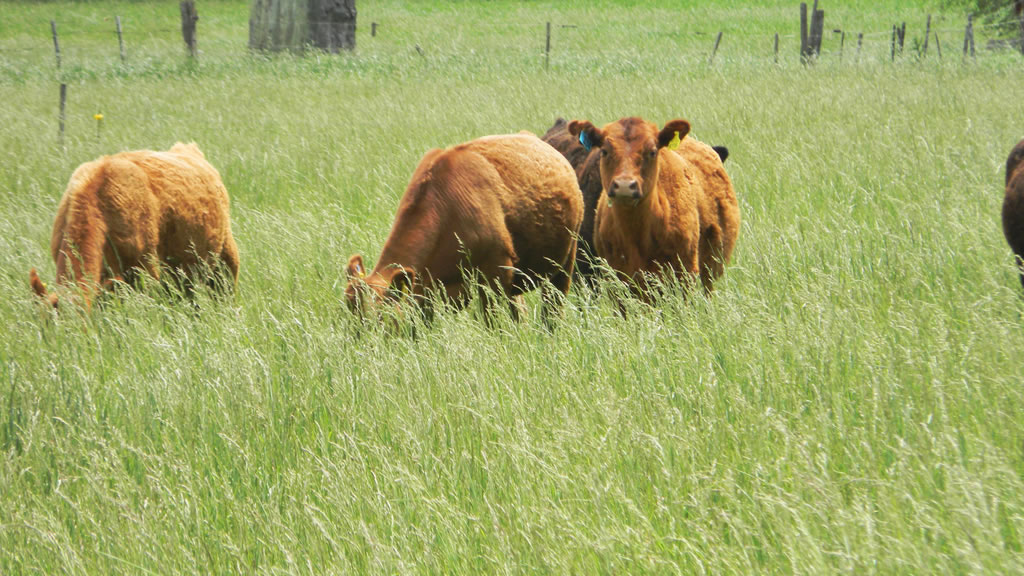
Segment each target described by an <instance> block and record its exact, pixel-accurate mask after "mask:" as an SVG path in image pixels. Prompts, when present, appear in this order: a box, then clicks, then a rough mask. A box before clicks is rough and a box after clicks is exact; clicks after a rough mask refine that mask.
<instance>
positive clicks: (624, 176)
mask: <svg viewBox="0 0 1024 576" xmlns="http://www.w3.org/2000/svg"><path fill="white" fill-rule="evenodd" d="M689 132H690V123H689V122H687V121H686V120H672V121H670V122H668V123H666V124H665V126H664V127H662V128H661V129H660V130H659V129H658V127H657V126H656V125H655V124H654V123H653V122H647V121H645V120H643V119H641V118H636V117H631V118H623V119H622V120H619V121H617V122H612V123H611V124H607V125H605V127H604V128H598V127H596V126H594V125H593V124H591V123H590V122H588V121H586V120H583V121H580V120H573V121H572V122H570V123H569V133H570V134H572V135H573V136H574V137H577V138H579V140H580V144H582V145H583V147H584V148H585V149H588V150H589V149H591V148H598V149H600V150H601V184H602V186H603V187H604V191H605V193H606V194H607V195H608V202H609V204H611V203H612V202H619V201H622V200H625V201H627V202H632V203H634V204H639V203H640V202H642V201H643V200H644V199H645V198H647V197H648V196H649V195H650V193H651V192H652V191H653V190H654V189H655V187H656V186H657V183H658V157H659V155H660V154H661V153H662V151H663V150H665V151H666V152H668V149H670V148H675V147H676V146H678V145H679V141H680V140H681V139H682V138H684V137H685V136H686V135H687V134H688V133H689Z"/></svg>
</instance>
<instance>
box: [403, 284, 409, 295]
mask: <svg viewBox="0 0 1024 576" xmlns="http://www.w3.org/2000/svg"><path fill="white" fill-rule="evenodd" d="M402 294H405V295H406V296H408V295H409V285H408V284H402Z"/></svg>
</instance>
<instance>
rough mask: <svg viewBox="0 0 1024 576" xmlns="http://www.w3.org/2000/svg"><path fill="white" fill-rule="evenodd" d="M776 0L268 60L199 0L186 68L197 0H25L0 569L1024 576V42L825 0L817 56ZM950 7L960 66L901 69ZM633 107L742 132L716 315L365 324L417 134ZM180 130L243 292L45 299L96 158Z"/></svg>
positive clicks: (703, 132)
mask: <svg viewBox="0 0 1024 576" xmlns="http://www.w3.org/2000/svg"><path fill="white" fill-rule="evenodd" d="M634 4H635V5H634ZM679 4H683V5H682V6H679ZM691 4H692V6H691ZM726 4H728V6H726ZM777 4H781V3H776V2H768V1H762V2H742V3H740V2H737V3H703V2H689V3H669V2H664V3H652V4H648V3H626V2H623V3H613V2H602V3H591V2H582V1H580V2H565V3H563V2H558V3H554V2H530V3H519V2H510V1H500V2H451V3H448V2H445V3H436V4H435V3H428V2H421V3H420V2H418V3H404V2H399V1H396V0H386V1H381V2H360V3H359V25H360V27H359V36H358V49H357V51H356V52H355V53H354V54H352V55H343V56H333V57H329V56H325V55H319V56H317V55H310V56H308V57H306V58H296V57H289V56H272V57H266V56H258V55H251V54H249V53H247V51H246V49H245V45H246V34H247V18H248V9H247V5H246V4H245V3H244V2H223V3H220V2H214V3H200V4H199V6H198V8H199V14H200V22H199V44H200V49H201V50H202V54H201V55H200V58H199V61H198V63H188V62H186V60H185V56H184V48H183V46H181V41H180V33H179V31H178V29H177V26H178V8H177V3H171V2H169V3H158V4H154V3H148V2H147V3H114V2H108V1H100V2H87V3H70V2H55V3H41V4H21V3H9V2H8V3H4V5H3V8H2V12H3V17H2V18H0V102H3V110H4V114H3V115H2V120H3V122H4V126H3V127H2V129H0V226H2V229H3V230H4V233H3V234H2V235H0V325H2V326H3V332H2V335H0V339H2V340H0V574H5V575H6V574H35V573H44V574H112V573H125V574H145V573H158V574H174V573H182V574H196V573H245V574H248V573H261V574H269V573H274V574H280V573H304V574H325V573H339V574H340V573H435V574H436V573H454V574H474V573H556V574H568V573H580V574H582V573H609V574H633V573H657V574H663V573H681V574H704V573H708V574H734V573H742V574H762V573H783V574H785V573H799V574H822V573H851V574H875V573H877V574H926V573H941V574H1010V573H1021V572H1022V571H1024V553H1022V545H1024V477H1022V475H1024V419H1022V414H1024V412H1022V410H1024V387H1022V385H1021V383H1022V375H1024V365H1022V360H1021V359H1022V358H1024V298H1022V295H1021V287H1020V283H1019V281H1018V280H1017V278H1016V272H1015V270H1014V268H1013V264H1012V259H1011V254H1010V251H1009V248H1008V247H1007V246H1006V244H1005V241H1004V240H1003V237H1002V232H1001V229H1000V223H999V210H1000V206H1001V202H1002V187H1003V163H1004V161H1005V159H1006V154H1007V153H1008V152H1009V150H1010V148H1011V147H1012V146H1013V145H1014V144H1015V143H1016V142H1017V141H1018V140H1019V139H1020V138H1021V137H1022V136H1024V100H1022V99H1021V98H1020V94H1022V93H1024V58H1022V57H1021V56H1020V54H1017V53H1010V52H1008V53H990V52H987V51H984V50H981V51H980V53H979V55H978V59H977V61H974V62H966V63H964V62H962V61H961V58H960V57H959V52H958V48H959V46H958V45H957V44H958V42H959V41H960V40H961V39H962V35H958V34H962V33H960V32H956V33H954V32H948V30H952V29H960V30H962V26H963V15H962V14H956V13H945V14H940V12H939V9H938V8H937V7H936V6H933V5H928V4H924V3H922V4H920V5H916V4H915V5H914V6H912V7H908V4H909V3H906V2H895V1H892V2H880V3H875V2H867V1H862V2H845V3H844V4H845V6H833V4H838V2H828V1H827V0H826V2H823V7H824V8H825V9H826V14H827V16H826V18H827V19H826V27H827V28H831V27H833V26H835V27H843V28H844V29H847V30H851V31H853V32H854V33H855V32H857V31H863V32H865V34H867V36H866V37H865V42H864V46H863V48H862V51H861V53H860V54H859V58H858V57H855V52H854V51H853V48H852V46H853V44H852V43H851V41H850V36H848V37H847V43H846V46H845V50H844V54H843V57H842V59H840V57H839V55H838V53H837V50H838V45H837V44H838V43H837V40H836V38H834V37H832V36H830V37H829V38H828V39H827V40H826V46H825V49H826V52H827V54H826V55H825V56H824V57H823V58H822V59H821V61H820V62H819V63H818V64H817V65H815V66H813V67H811V68H804V67H803V66H801V65H800V64H799V62H798V58H797V46H798V40H796V39H795V38H794V37H793V36H794V34H795V33H796V32H798V28H797V23H798V18H797V17H798V11H797V7H796V3H792V4H793V5H792V6H789V5H787V6H782V7H780V6H777ZM154 6H155V8H154ZM671 6H677V7H676V8H672V7H671ZM928 12H933V13H934V14H935V16H934V18H935V21H934V22H935V24H934V25H935V26H936V27H937V28H939V29H940V30H941V32H940V34H941V37H942V38H943V40H942V41H943V42H944V46H943V48H944V58H943V59H942V60H939V59H938V58H937V57H936V55H935V54H934V52H932V53H930V55H929V57H927V58H925V59H918V58H916V57H915V56H913V55H912V54H911V53H910V49H909V47H910V46H911V45H912V41H913V39H915V38H921V37H923V32H922V31H921V28H923V22H924V18H925V14H927V13H928ZM114 15H121V16H122V18H123V20H124V22H125V34H126V43H127V46H126V48H127V51H128V58H127V61H126V63H124V64H122V63H121V62H120V58H119V56H118V52H117V41H116V37H115V36H114V35H113V32H112V31H113V17H114ZM50 19H57V20H58V26H59V29H60V33H61V35H62V51H63V65H62V70H60V71H57V70H56V69H55V66H54V60H53V58H54V55H53V51H52V48H53V46H52V41H51V39H50V36H49V33H50V32H49V20H50ZM371 21H377V22H379V23H380V25H381V26H380V29H379V34H378V36H377V37H375V38H371V37H370V35H369V22H371ZM547 21H552V22H554V23H555V24H556V28H555V37H554V42H553V52H552V56H551V63H550V69H549V70H547V71H545V69H544V65H543V62H544V58H543V47H544V44H543V42H544V37H543V33H544V23H545V22H547ZM899 21H907V22H908V32H907V34H908V51H907V53H906V54H905V55H904V56H903V57H902V58H899V59H898V60H897V61H896V62H894V63H893V62H890V61H889V46H888V37H887V36H886V35H885V33H886V30H888V29H889V27H891V25H892V24H894V23H896V22H899ZM563 23H564V24H569V23H571V24H575V25H577V26H578V28H561V27H560V26H561V24H563ZM718 30H724V31H725V34H724V36H723V41H722V46H721V48H720V50H719V53H718V54H717V55H716V58H715V62H714V65H713V66H711V67H709V66H708V65H707V58H708V54H709V52H710V47H711V44H712V42H713V37H714V34H716V33H717V31H718ZM775 32H779V33H780V34H782V36H783V38H782V53H781V55H780V62H779V63H778V64H774V63H773V59H772V53H771V46H772V42H773V35H774V33H775ZM983 40H984V38H980V39H979V42H978V43H979V49H980V47H981V45H982V44H983ZM415 45H419V46H420V47H421V50H422V51H423V55H420V54H419V53H418V52H417V51H416V50H415V48H414V46H415ZM61 81H64V82H66V83H67V84H68V95H69V97H68V98H69V99H68V117H67V137H66V146H65V147H64V148H61V147H60V146H58V144H57V95H58V85H59V83H60V82H61ZM96 113H102V114H103V115H104V120H103V126H102V129H101V131H100V132H99V133H97V126H96V122H95V120H94V119H93V115H94V114H96ZM625 115H640V116H643V117H645V118H648V119H651V120H654V121H656V122H658V123H662V122H664V121H666V120H669V119H672V118H675V117H684V118H687V119H689V120H690V122H691V123H692V125H693V134H694V135H695V136H696V137H697V138H699V139H702V140H705V141H708V142H710V143H713V144H724V145H727V146H728V147H729V149H730V151H731V156H730V158H729V160H728V162H727V165H726V166H727V168H728V170H729V171H730V174H731V176H732V178H733V181H734V183H735V186H736V190H737V194H738V196H739V199H740V205H741V210H742V214H743V219H744V220H743V228H742V231H741V234H740V239H739V242H738V245H737V250H736V253H735V255H734V260H733V262H732V264H731V265H730V266H729V267H728V269H727V272H726V275H725V276H724V277H723V279H722V280H721V281H720V283H719V284H718V287H717V293H716V294H715V296H714V297H712V298H710V299H706V298H703V297H695V298H690V299H689V300H685V301H684V300H683V299H682V298H681V297H672V298H668V299H667V300H665V301H664V302H662V303H660V305H659V306H658V307H657V308H656V309H654V308H645V307H643V306H641V305H638V304H637V305H632V306H631V307H630V312H629V314H628V316H627V317H626V318H623V317H622V316H620V315H619V314H618V313H617V311H616V307H615V306H614V305H613V303H612V302H611V300H610V299H609V297H608V294H607V292H608V290H610V289H611V287H610V286H608V285H603V286H599V287H598V288H596V289H594V290H589V289H580V290H576V291H574V292H573V293H572V294H571V295H570V298H569V299H568V302H567V304H566V306H565V309H564V311H563V313H562V316H561V318H560V319H559V320H558V321H557V326H556V327H555V328H554V330H552V331H548V330H546V329H545V327H544V325H543V323H542V322H541V321H540V319H539V313H538V311H537V310H536V308H537V306H536V305H535V304H536V303H537V302H536V298H531V299H530V300H529V301H528V303H529V304H531V305H532V306H531V314H530V317H529V318H528V319H527V320H525V321H523V322H521V323H514V322H511V321H510V320H508V319H507V318H498V321H497V326H495V327H493V328H489V327H487V326H486V325H484V324H483V323H482V322H481V321H480V320H479V318H477V317H475V316H474V315H473V314H470V313H459V314H455V313H450V314H442V315H441V316H440V317H439V318H438V319H437V320H436V322H434V324H433V325H431V326H429V327H421V329H419V330H418V332H417V337H416V338H408V337H401V336H394V335H389V334H387V333H386V332H385V331H384V330H374V329H364V330H360V329H359V328H358V326H357V322H356V321H355V319H354V318H353V317H352V315H351V314H349V313H348V311H347V310H346V309H345V307H344V305H343V290H344V282H345V278H344V266H345V262H346V260H347V257H348V255H349V254H351V253H353V252H362V253H363V254H364V255H365V256H366V257H367V259H368V261H369V262H370V263H372V262H375V261H376V257H377V254H378V253H379V250H380V248H381V245H382V243H383V241H384V239H385V237H386V235H387V232H388V229H389V226H390V223H391V220H392V217H393V215H394V210H395V208H396V206H397V203H398V199H399V197H400V196H401V194H402V192H403V191H404V188H405V185H406V183H407V181H408V178H409V176H410V175H411V173H412V171H413V169H414V167H415V166H416V164H417V162H418V160H419V158H420V157H421V156H422V154H423V153H424V152H426V151H427V150H428V149H430V148H433V147H443V146H448V145H452V144H455V143H458V142H461V141H464V140H467V139H471V138H474V137H477V136H481V135H484V134H494V133H504V132H512V131H518V130H521V129H528V130H532V131H534V132H536V133H542V132H543V131H544V130H546V129H547V128H548V127H549V126H550V125H551V123H552V122H553V121H554V119H555V118H556V117H557V116H565V117H568V118H587V119H590V120H592V121H594V122H595V123H598V124H603V123H605V122H610V121H613V120H615V119H617V118H619V117H621V116H625ZM176 140H194V141H196V142H197V143H198V144H199V145H200V146H201V147H202V148H203V150H204V151H205V152H206V155H207V157H208V158H209V159H210V160H211V162H212V163H213V164H214V165H215V166H217V167H218V168H219V169H220V171H221V174H222V176H223V178H224V181H225V184H226V185H227V188H228V190H229V191H230V192H231V195H232V218H233V228H234V230H235V236H236V239H237V240H238V244H239V246H240V249H241V253H242V273H241V277H240V282H239V290H238V292H237V294H236V295H235V297H234V298H233V299H232V300H231V301H230V302H228V303H226V304H224V303H218V302H216V301H214V300H211V299H209V298H208V297H207V296H206V295H200V296H199V305H200V307H201V312H199V313H196V312H195V310H194V309H193V308H192V307H190V306H187V305H183V304H182V303H181V302H177V301H175V300H173V299H169V298H167V297H165V296H162V295H161V294H160V293H159V292H158V291H150V292H145V293H128V294H124V295H122V296H120V297H116V298H110V299H108V300H107V301H106V302H105V305H104V306H102V307H100V308H99V309H98V310H96V311H95V312H94V313H93V314H92V315H91V316H90V317H89V318H88V319H83V318H82V317H81V316H79V315H76V314H74V313H67V314H61V315H60V316H56V317H55V316H52V315H50V314H49V313H48V312H46V311H44V310H42V308H41V307H40V306H39V304H38V303H37V302H36V301H35V300H34V298H33V296H32V294H31V291H30V289H29V287H28V282H27V279H28V270H29V268H30V267H32V266H36V267H38V268H39V269H40V272H41V274H42V276H43V277H44V279H46V280H48V281H52V280H53V277H54V273H55V272H54V266H53V262H52V261H51V260H50V257H49V254H48V251H49V236H50V230H51V226H52V221H53V216H54V213H55V211H56V205H57V201H58V200H59V198H60V195H61V194H62V192H63V189H64V186H65V185H66V183H67V179H68V177H69V175H70V174H71V172H72V170H73V169H74V168H75V166H77V165H78V164H80V163H82V162H84V161H87V160H91V159H93V158H95V157H97V156H99V155H101V154H104V153H112V152H115V151H118V150H123V149H133V148H157V149H161V148H167V147H169V146H170V145H171V144H173V143H174V142H175V141H176Z"/></svg>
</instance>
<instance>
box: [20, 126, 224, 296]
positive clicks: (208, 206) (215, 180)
mask: <svg viewBox="0 0 1024 576" xmlns="http://www.w3.org/2000/svg"><path fill="white" fill-rule="evenodd" d="M228 204H229V202H228V192H227V190H226V189H225V188H224V184H223V183H222V182H221V179H220V174H218V173H217V170H216V169H215V168H214V167H213V166H211V165H210V163H209V162H207V161H206V158H205V157H204V156H203V153H202V151H200V150H199V147H198V146H196V145H195V144H194V143H190V144H182V143H180V142H179V143H176V144H175V145H174V146H173V147H172V148H171V149H170V150H169V151H167V152H154V151H151V150H139V151H133V152H121V153H119V154H115V155H113V156H104V157H102V158H99V159H98V160H94V161H92V162H87V163H85V164H82V165H81V166H79V167H78V168H77V169H76V170H75V172H74V174H72V175H71V181H70V182H69V183H68V187H67V190H66V191H65V192H64V197H63V198H61V201H60V205H59V206H58V208H57V218H56V219H55V220H54V222H53V236H52V237H51V239H50V252H51V254H52V255H53V259H54V261H55V262H56V264H57V282H58V283H60V284H70V283H72V282H75V283H77V285H78V287H79V288H80V290H81V293H82V297H83V299H84V306H85V308H86V309H88V308H89V307H90V306H91V301H92V298H93V296H94V293H95V291H96V290H97V289H99V288H102V287H107V286H109V285H110V284H111V283H112V282H113V281H114V280H124V281H128V282H130V283H131V282H133V280H135V279H136V277H137V275H138V272H139V270H144V271H145V272H148V273H149V274H150V275H151V276H152V277H154V278H160V270H161V266H167V267H169V268H172V269H175V270H177V271H180V272H182V273H184V274H185V275H186V277H192V276H195V275H196V274H197V273H198V272H199V269H200V268H201V266H202V265H211V266H214V265H216V263H217V260H220V261H221V262H223V264H224V265H225V266H226V267H227V269H228V271H229V272H230V273H231V276H232V284H234V283H235V282H237V279H238V265H239V261H238V247H237V246H236V245H235V240H234V238H233V237H232V236H231V222H230V220H229V217H228V207H229V206H228ZM30 281H31V284H32V288H33V289H34V290H35V292H36V294H38V295H39V296H40V297H41V298H44V299H46V300H48V301H49V302H50V303H51V304H52V305H53V306H55V307H56V306H57V295H56V294H54V293H48V292H47V290H46V286H45V285H44V284H43V282H42V281H41V280H40V279H39V275H38V274H37V273H36V270H35V268H33V269H32V271H31V272H30Z"/></svg>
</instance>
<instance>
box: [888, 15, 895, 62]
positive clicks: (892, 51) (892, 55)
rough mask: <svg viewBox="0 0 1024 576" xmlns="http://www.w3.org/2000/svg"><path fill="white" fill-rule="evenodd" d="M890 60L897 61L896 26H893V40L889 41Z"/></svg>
mask: <svg viewBox="0 0 1024 576" xmlns="http://www.w3.org/2000/svg"><path fill="white" fill-rule="evenodd" d="M889 60H890V61H892V62H895V61H896V25H895V24H893V25H892V40H890V41H889Z"/></svg>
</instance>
